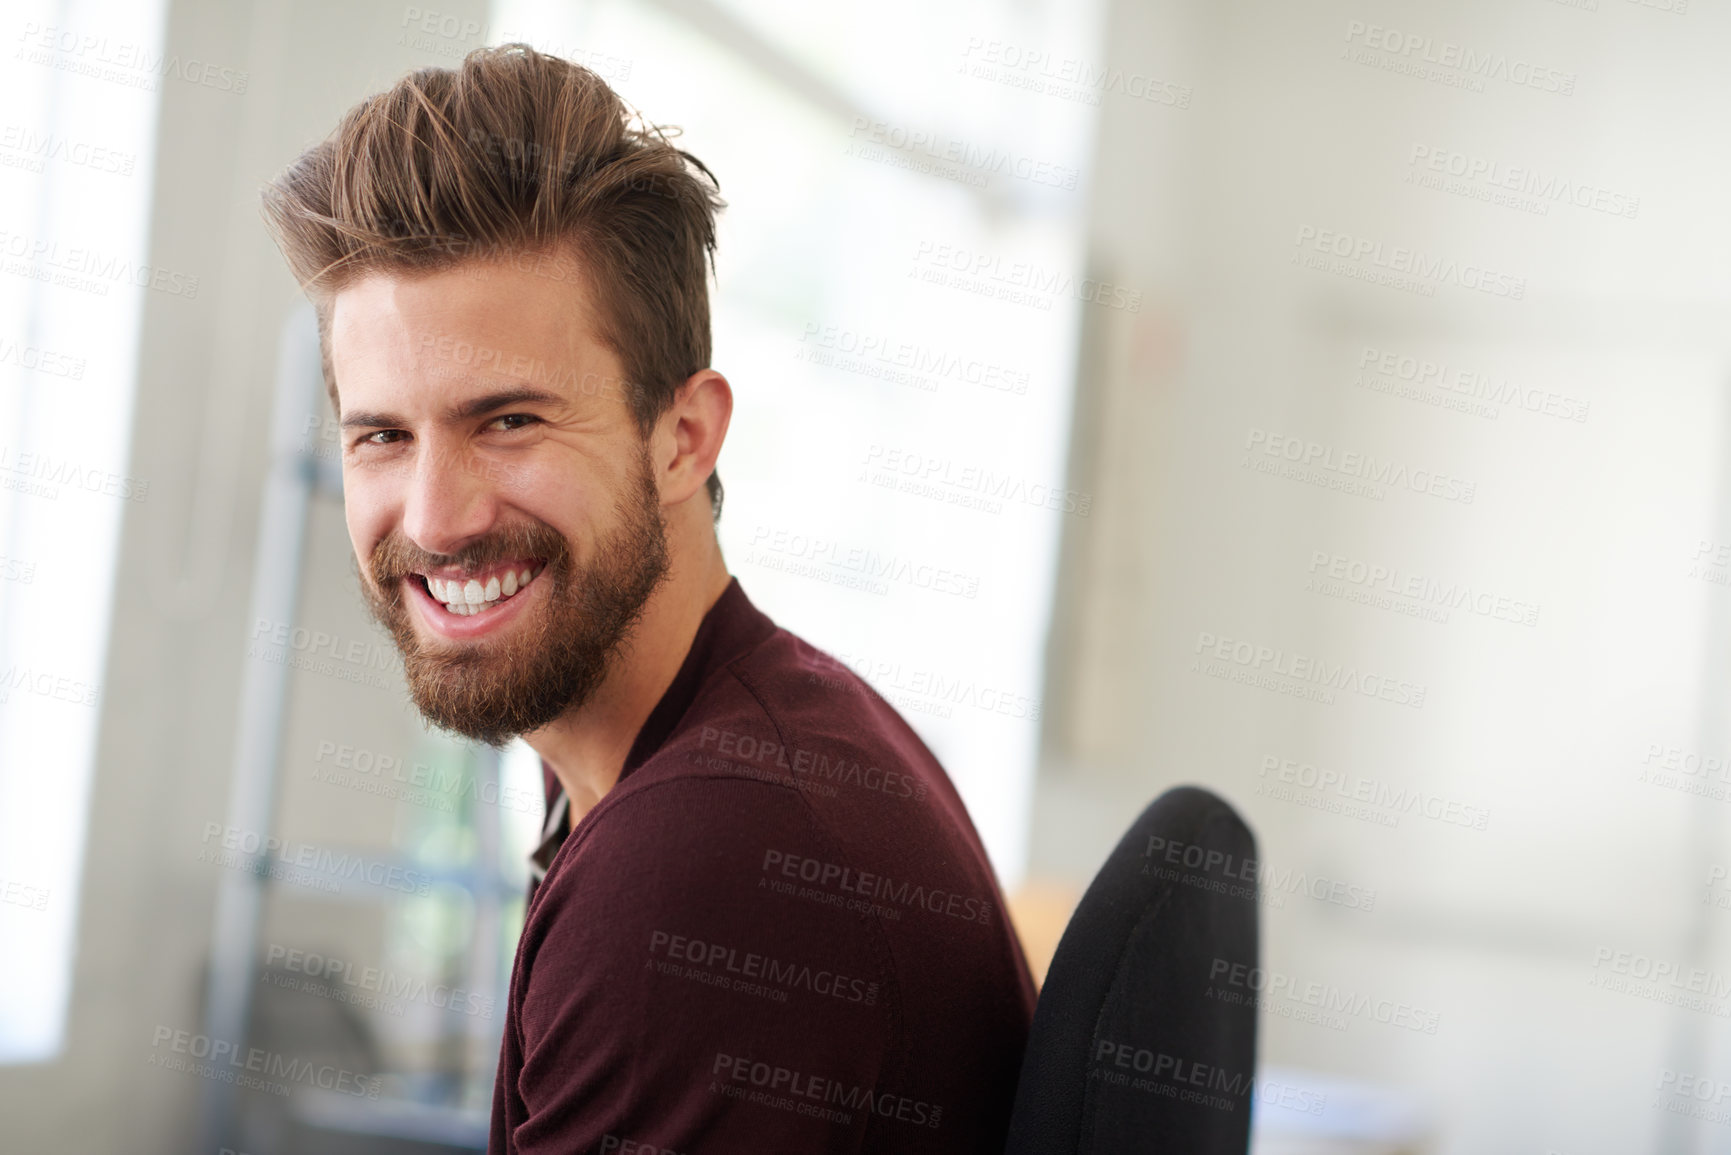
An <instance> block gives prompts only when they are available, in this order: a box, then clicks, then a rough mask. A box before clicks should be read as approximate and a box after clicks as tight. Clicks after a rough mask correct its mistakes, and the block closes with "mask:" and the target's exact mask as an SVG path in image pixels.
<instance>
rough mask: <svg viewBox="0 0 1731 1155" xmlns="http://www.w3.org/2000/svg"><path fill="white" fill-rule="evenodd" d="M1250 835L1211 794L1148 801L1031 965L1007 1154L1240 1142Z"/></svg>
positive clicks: (1248, 1081) (1236, 1148)
mask: <svg viewBox="0 0 1731 1155" xmlns="http://www.w3.org/2000/svg"><path fill="white" fill-rule="evenodd" d="M1256 878H1257V862H1256V840H1255V838H1254V837H1253V836H1252V835H1251V833H1250V828H1249V827H1247V826H1246V825H1245V824H1244V822H1243V820H1242V819H1240V818H1239V817H1238V815H1237V814H1236V813H1235V812H1234V811H1233V809H1232V807H1230V806H1228V805H1227V804H1226V803H1225V802H1223V801H1221V800H1220V799H1219V798H1217V797H1215V796H1214V795H1213V794H1210V793H1209V792H1208V791H1206V790H1203V789H1201V788H1199V787H1195V786H1179V787H1175V788H1173V789H1171V790H1168V791H1167V792H1166V793H1164V794H1162V795H1161V796H1160V797H1159V798H1157V799H1155V800H1154V801H1153V802H1152V803H1150V804H1149V806H1148V808H1147V809H1146V810H1144V811H1143V812H1142V814H1141V816H1140V817H1139V818H1137V819H1136V821H1135V822H1134V823H1133V824H1131V826H1130V829H1129V831H1128V832H1127V833H1126V834H1125V835H1124V838H1123V840H1122V841H1120V842H1119V843H1118V846H1117V848H1116V849H1115V850H1113V852H1112V855H1111V857H1110V858H1108V859H1107V861H1106V864H1105V865H1104V866H1102V867H1101V868H1100V872H1099V874H1098V875H1096V876H1095V878H1094V882H1093V884H1092V885H1091V886H1089V888H1088V892H1087V893H1086V894H1085V895H1084V896H1083V897H1082V901H1081V904H1080V905H1078V906H1077V908H1076V913H1075V914H1074V915H1072V916H1071V918H1070V923H1069V926H1068V927H1066V928H1065V931H1064V937H1063V938H1062V940H1060V942H1059V944H1058V951H1057V953H1056V954H1055V955H1054V956H1053V958H1052V965H1051V968H1050V969H1049V970H1048V971H1047V973H1046V982H1045V985H1044V986H1043V987H1042V988H1041V991H1040V1000H1039V1004H1038V1005H1037V1007H1036V1008H1035V1012H1034V1025H1033V1030H1032V1031H1031V1033H1030V1034H1029V1037H1028V1047H1027V1051H1026V1053H1025V1054H1024V1056H1023V1059H1022V1073H1021V1080H1020V1083H1019V1084H1018V1087H1017V1090H1016V1103H1015V1108H1014V1113H1013V1114H1012V1116H1011V1119H1010V1142H1009V1146H1008V1152H1009V1155H1118V1153H1128V1152H1135V1153H1137V1155H1148V1153H1150V1152H1172V1153H1173V1155H1226V1153H1227V1152H1232V1153H1235V1155H1242V1153H1243V1152H1245V1151H1247V1150H1248V1149H1249V1145H1250V1107H1251V1099H1252V1092H1253V1087H1254V1081H1255V1071H1256V1016H1257V1010H1256V1000H1255V995H1254V993H1253V992H1252V990H1251V981H1250V979H1249V978H1248V976H1249V974H1250V972H1251V971H1252V970H1253V969H1254V968H1255V967H1256V966H1257V962H1258V958H1257V949H1258V930H1257V915H1258V912H1259V910H1260V907H1259V905H1258V901H1257V899H1258V892H1257V885H1256Z"/></svg>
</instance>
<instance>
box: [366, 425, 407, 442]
mask: <svg viewBox="0 0 1731 1155" xmlns="http://www.w3.org/2000/svg"><path fill="white" fill-rule="evenodd" d="M407 436H408V434H407V433H405V432H404V431H403V430H401V429H376V430H374V431H373V432H371V433H363V434H362V435H361V436H360V437H357V438H356V439H355V444H356V445H357V446H360V445H389V444H391V443H392V442H393V441H395V440H397V439H398V438H399V437H407Z"/></svg>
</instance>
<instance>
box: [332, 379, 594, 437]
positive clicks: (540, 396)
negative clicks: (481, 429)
mask: <svg viewBox="0 0 1731 1155" xmlns="http://www.w3.org/2000/svg"><path fill="white" fill-rule="evenodd" d="M564 400H565V398H564V397H562V396H560V395H559V394H557V393H550V392H548V391H547V390H545V389H531V388H529V387H527V386H523V387H519V388H516V389H503V390H500V391H499V392H497V393H483V394H482V395H481V396H479V397H471V398H469V399H468V400H467V401H464V402H461V403H460V404H457V405H453V406H451V408H449V409H447V410H445V420H446V421H466V420H469V419H470V418H474V417H480V416H482V415H484V414H487V413H491V412H493V411H494V410H495V409H504V408H505V407H506V406H509V405H524V404H530V405H556V404H558V403H559V402H561V401H564ZM407 424H409V422H407V421H404V420H403V419H402V418H401V417H398V416H397V415H396V414H394V413H383V412H379V411H376V410H360V411H357V412H354V413H350V414H348V415H346V416H345V417H344V418H343V428H344V429H388V428H391V427H393V426H403V425H407Z"/></svg>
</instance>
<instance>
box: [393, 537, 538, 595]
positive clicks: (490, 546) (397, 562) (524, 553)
mask: <svg viewBox="0 0 1731 1155" xmlns="http://www.w3.org/2000/svg"><path fill="white" fill-rule="evenodd" d="M569 552H570V549H569V547H568V546H567V545H566V543H565V538H564V536H563V535H561V534H560V533H559V532H558V531H557V530H555V529H554V528H553V527H552V526H550V525H547V524H545V523H543V522H524V523H516V524H512V525H508V526H502V527H501V528H499V529H498V530H496V531H494V532H493V533H489V534H488V535H487V536H486V537H483V538H479V539H477V540H476V541H473V542H470V543H469V544H468V545H465V546H464V547H463V548H462V549H460V550H458V551H457V552H456V553H428V552H427V551H426V550H424V549H422V548H421V547H420V546H418V545H416V544H415V543H414V542H412V541H410V540H409V539H408V538H407V537H405V536H404V535H403V532H402V530H400V529H392V530H391V532H390V533H388V534H386V535H385V536H384V537H383V538H381V539H380V540H379V543H378V544H377V545H376V546H374V547H373V553H372V558H371V560H370V562H369V565H368V568H369V569H370V570H371V571H372V578H373V581H374V583H375V584H377V585H378V586H379V587H381V589H390V588H391V587H394V586H395V585H396V584H397V583H398V582H400V581H402V579H403V578H406V577H408V576H409V575H410V574H414V573H427V572H429V571H431V570H435V569H439V568H441V567H444V566H456V567H458V568H460V569H466V570H476V569H481V568H482V567H484V566H487V565H491V564H492V563H494V562H499V561H508V560H511V559H513V558H522V557H532V558H537V559H539V560H541V561H542V562H544V563H545V564H546V565H547V566H548V567H549V568H550V569H556V568H557V567H558V566H560V565H561V564H563V563H564V562H565V561H566V560H567V555H568V554H569Z"/></svg>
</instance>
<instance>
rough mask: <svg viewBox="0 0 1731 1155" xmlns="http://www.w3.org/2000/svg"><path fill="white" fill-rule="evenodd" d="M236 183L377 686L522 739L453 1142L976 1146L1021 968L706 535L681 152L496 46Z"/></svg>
mask: <svg viewBox="0 0 1731 1155" xmlns="http://www.w3.org/2000/svg"><path fill="white" fill-rule="evenodd" d="M265 203H266V213H267V217H268V219H269V220H270V223H271V225H272V228H273V231H274V232H275V235H276V237H277V239H278V242H279V244H280V245H281V247H282V249H283V251H284V254H285V255H286V257H287V258H288V261H289V263H290V265H291V267H292V268H293V269H294V271H295V274H296V276H297V278H298V279H299V280H300V282H301V284H302V285H303V286H304V287H305V288H306V290H307V292H308V294H309V296H310V297H311V298H312V300H313V301H314V303H315V305H316V306H317V311H318V315H319V321H320V336H321V342H322V346H323V349H324V360H325V373H326V380H327V385H328V388H329V391H330V396H331V401H332V404H333V406H335V408H336V410H337V412H338V414H339V415H340V420H341V424H342V428H343V484H344V500H345V503H346V508H347V519H348V528H349V534H350V538H351V540H352V542H353V544H354V549H355V556H356V558H357V560H358V562H359V567H360V571H361V586H362V590H363V592H364V594H365V597H366V599H367V602H368V604H369V606H370V607H371V609H372V611H373V613H374V614H375V615H376V616H377V617H378V618H379V620H380V621H381V622H382V623H384V625H385V626H386V627H387V628H388V629H389V630H390V631H391V633H392V634H393V636H394V637H395V639H396V642H397V644H398V646H399V647H400V648H401V650H402V653H403V659H404V669H405V672H406V676H407V679H408V683H409V689H410V691H411V693H412V695H413V697H414V700H415V702H416V704H417V705H418V706H419V708H420V709H421V711H422V712H423V713H424V714H425V715H426V716H427V718H428V719H430V720H431V721H433V722H434V723H436V724H438V725H440V726H442V727H445V728H447V729H449V730H452V731H455V732H457V733H460V734H464V735H467V736H469V737H471V738H474V739H476V740H479V741H483V742H489V743H494V744H501V743H504V742H506V741H508V740H510V739H511V738H513V737H515V736H518V735H521V736H523V737H524V738H525V740H526V741H527V742H528V743H529V745H530V746H532V747H533V748H534V749H535V750H536V752H537V753H539V754H540V755H541V758H542V761H543V766H544V771H545V774H544V776H545V779H546V785H547V790H548V806H549V809H548V823H547V833H546V840H545V842H544V843H543V845H542V846H541V848H540V849H539V851H538V852H537V854H536V856H535V858H536V863H537V867H538V869H537V877H538V879H539V881H538V882H537V883H536V884H534V885H533V886H532V888H531V892H530V899H529V904H528V909H527V914H526V918H525V925H524V928H523V934H522V938H521V941H520V943H519V946H518V952H517V958H516V962H515V966H514V968H513V972H512V978H511V987H510V1003H509V1009H508V1013H507V1018H506V1024H505V1037H504V1040H503V1044H502V1047H501V1056H500V1065H499V1073H498V1082H497V1085H496V1087H495V1093H494V1106H493V1128H492V1143H491V1148H490V1149H491V1150H492V1151H493V1152H495V1153H498V1155H503V1153H506V1152H522V1153H524V1155H553V1153H559V1155H570V1153H573V1152H622V1153H623V1152H633V1151H637V1152H669V1151H671V1152H679V1153H681V1155H693V1153H722V1152H754V1153H755V1152H777V1153H779V1152H805V1151H812V1152H832V1151H833V1152H843V1151H845V1152H865V1151H872V1152H898V1153H901V1152H920V1151H933V1152H936V1151H943V1152H971V1151H982V1152H983V1151H994V1152H995V1151H1000V1150H1002V1147H1003V1140H1004V1134H1005V1130H1006V1124H1007V1120H1008V1116H1009V1110H1010V1102H1011V1097H1012V1095H1013V1093H1014V1089H1015V1081H1016V1077H1017V1072H1018V1069H1019V1066H1020V1061H1021V1052H1022V1046H1023V1043H1024V1041H1025V1037H1026V1033H1027V1029H1028V1025H1029V1022H1030V1019H1031V1015H1032V1010H1033V989H1032V984H1031V982H1030V978H1029V974H1028V969H1027V965H1026V963H1025V961H1024V960H1023V957H1022V952H1021V949H1020V947H1019V946H1018V944H1017V942H1016V939H1015V936H1014V934H1013V933H1012V930H1011V928H1010V927H1009V926H1008V924H1007V923H1006V920H1005V916H1004V909H1003V902H1002V895H1001V893H1000V891H999V888H998V886H997V883H996V880H995V878H994V877H993V874H992V871H991V868H990V865H989V863H988V861H987V858H986V855H985V852H984V850H983V848H982V847H981V844H980V841H979V838H978V836H977V834H976V833H975V831H974V829H973V826H972V824H971V823H970V822H969V820H968V817H967V814H966V812H965V810H964V809H963V806H962V803H961V800H960V798H959V797H958V796H957V794H956V792H955V790H954V788H953V787H952V785H951V783H950V782H949V780H948V778H947V777H946V776H945V774H944V772H943V770H942V768H941V767H940V766H939V765H938V764H937V762H936V760H935V759H934V758H933V756H932V754H931V752H930V751H929V750H927V748H926V747H925V746H924V745H923V744H922V743H921V742H920V740H919V739H918V738H917V737H916V736H915V735H914V733H913V731H912V730H911V729H910V728H909V727H908V726H907V725H906V723H905V722H904V721H903V720H902V718H901V717H900V716H899V715H898V714H897V713H896V712H895V710H894V709H893V708H892V707H890V706H889V705H888V704H887V703H886V702H885V701H884V700H883V699H882V698H880V697H878V696H877V695H875V694H874V693H872V692H871V691H870V690H869V688H867V687H866V686H865V685H864V684H863V683H862V682H861V681H860V680H859V679H858V678H856V677H855V676H854V675H853V674H852V673H851V671H849V670H847V669H846V668H845V667H844V666H841V665H840V664H839V663H837V662H835V661H834V660H833V659H831V658H829V657H827V656H826V655H824V654H823V653H821V652H820V651H818V650H816V649H814V648H813V647H811V646H809V645H807V644H806V643H805V642H803V641H801V640H800V639H799V638H797V637H795V636H793V635H792V634H790V633H788V632H787V631H786V630H782V629H779V628H777V627H776V626H775V624H774V623H773V622H772V621H770V619H769V618H768V617H766V616H765V615H764V614H763V613H762V612H761V611H759V610H758V609H757V608H756V607H754V606H753V605H752V603H751V602H750V601H749V600H748V599H747V597H746V595H745V591H744V590H743V589H742V588H741V586H740V584H739V582H738V580H737V579H735V578H733V577H731V576H730V575H729V574H728V571H727V568H726V565H725V563H724V561H723V559H722V556H721V551H720V548H719V545H718V543H717V540H716V533H715V522H716V520H717V519H718V518H719V516H720V511H721V496H722V495H721V487H720V483H719V481H718V479H717V477H716V474H715V462H716V458H717V455H718V454H719V453H720V451H721V446H722V442H723V440H724V439H725V437H726V435H727V428H728V422H729V419H730V417H731V414H732V407H733V401H732V391H731V388H730V386H729V384H728V382H727V380H726V379H725V378H723V377H722V376H721V374H719V373H717V372H716V371H714V370H713V369H711V368H709V367H708V366H709V357H710V330H709V305H708V289H707V269H706V264H705V262H706V260H708V261H711V262H712V261H713V250H714V245H715V213H716V211H717V210H718V209H719V208H720V207H721V202H720V201H719V199H718V197H717V196H716V187H715V185H714V182H713V178H710V177H709V173H708V170H707V169H705V168H703V166H702V165H701V164H700V163H699V162H697V161H696V160H695V158H693V157H690V156H689V155H687V154H685V153H683V152H681V151H679V150H677V149H675V148H673V147H672V146H671V145H670V144H669V143H668V142H667V140H666V139H665V137H664V136H663V135H662V134H661V133H660V132H659V131H658V130H656V129H653V128H649V127H644V126H641V125H637V124H634V123H633V122H632V121H631V120H630V119H629V118H628V116H627V115H626V111H625V109H624V107H623V105H622V104H621V102H620V101H619V100H618V98H617V97H616V96H615V95H614V94H613V92H612V91H611V90H609V89H608V88H607V86H606V85H605V84H603V83H602V82H601V81H600V80H599V79H598V78H596V77H595V76H594V75H593V74H592V73H590V72H588V71H586V70H584V69H582V68H579V67H576V66H574V65H572V64H569V63H566V62H564V61H561V60H557V59H554V58H552V57H547V56H543V55H540V54H538V53H535V52H534V51H532V50H529V49H527V48H524V47H522V46H508V47H506V48H499V49H486V50H481V51H478V52H476V53H474V54H472V55H471V56H469V57H468V59H466V60H465V61H464V62H463V64H462V66H461V67H460V68H459V69H458V70H456V71H450V70H444V69H423V70H421V71H419V72H416V73H414V74H413V75H411V76H409V77H406V78H405V79H403V80H402V81H400V82H399V83H398V84H397V85H395V86H394V87H393V88H392V89H390V90H389V91H388V92H385V93H383V94H381V95H379V96H376V97H373V98H371V99H369V100H366V101H364V102H362V103H361V104H360V105H358V106H356V107H355V108H354V109H352V110H351V111H350V112H349V113H348V114H347V115H346V116H345V117H344V119H343V121H342V123H341V125H340V126H339V127H338V129H337V131H336V132H335V133H334V134H333V136H332V137H331V138H330V139H328V140H327V141H325V142H324V143H322V144H320V145H318V146H317V147H315V148H313V149H311V150H310V151H309V152H307V153H306V154H305V155H304V156H302V157H301V158H300V159H299V160H298V161H297V162H296V163H295V164H294V165H293V166H291V167H290V168H289V169H288V170H287V171H286V172H285V173H283V174H282V175H281V176H280V177H279V178H278V179H277V180H276V181H275V182H273V184H272V185H271V186H270V187H269V188H268V189H267V190H266V194H265Z"/></svg>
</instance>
